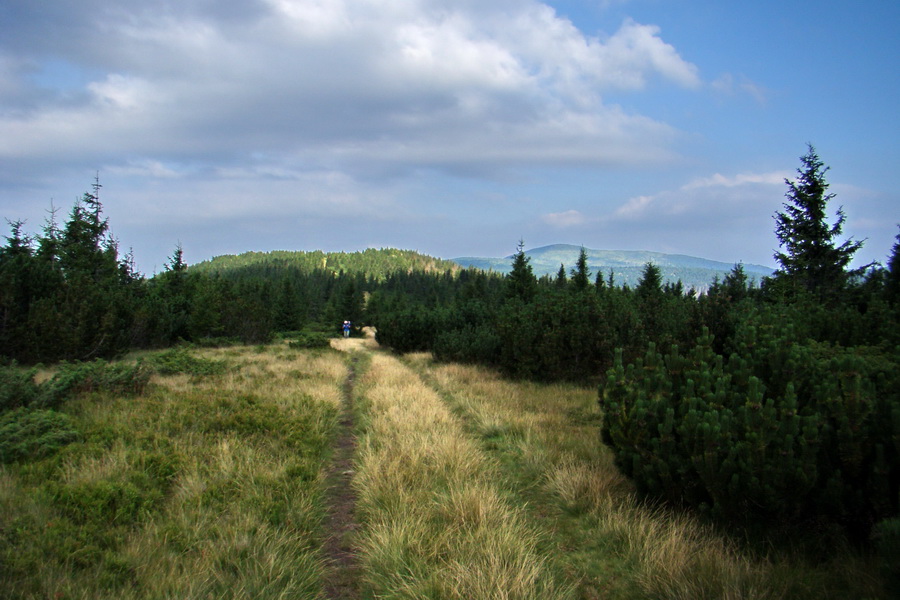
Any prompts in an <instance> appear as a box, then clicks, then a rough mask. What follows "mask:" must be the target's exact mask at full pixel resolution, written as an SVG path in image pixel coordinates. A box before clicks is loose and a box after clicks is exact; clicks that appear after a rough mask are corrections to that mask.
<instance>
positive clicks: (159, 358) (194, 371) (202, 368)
mask: <svg viewBox="0 0 900 600" xmlns="http://www.w3.org/2000/svg"><path fill="white" fill-rule="evenodd" d="M146 365H147V367H148V368H149V369H152V370H153V371H156V372H157V373H159V374H160V375H175V374H177V373H184V374H187V375H193V376H195V377H205V376H209V375H218V374H220V373H223V372H224V371H225V369H227V368H228V364H227V363H226V362H225V361H221V360H211V359H206V358H198V357H196V356H194V355H193V354H191V352H190V351H189V350H188V349H187V348H184V347H179V348H171V349H169V350H164V351H162V352H157V353H155V354H153V355H151V356H149V357H148V358H147V359H146Z"/></svg>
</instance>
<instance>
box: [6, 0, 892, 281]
mask: <svg viewBox="0 0 900 600" xmlns="http://www.w3.org/2000/svg"><path fill="white" fill-rule="evenodd" d="M898 26H900V2H896V1H893V0H869V1H867V2H850V1H849V0H834V1H832V2H821V1H817V2H812V1H806V0H778V1H775V0H758V1H756V2H722V1H721V0H679V1H677V2H676V1H675V0H555V1H554V0H547V1H545V2H538V1H536V0H491V1H490V2H485V1H483V0H456V1H451V0H115V1H113V0H42V1H40V2H36V1H34V0H3V1H2V2H0V217H4V218H5V219H7V220H9V221H25V224H24V226H23V231H25V232H28V233H32V234H38V233H40V232H41V230H42V228H43V227H44V226H45V224H46V223H47V220H48V218H49V216H50V214H51V212H52V210H55V211H56V220H57V221H61V222H64V221H65V219H66V217H67V215H68V213H69V211H70V210H71V208H72V206H73V204H74V202H75V201H76V199H77V198H79V197H80V196H81V195H82V194H83V193H84V192H86V191H89V190H90V189H91V184H92V183H93V182H94V178H95V177H97V176H99V181H100V183H101V185H102V186H103V187H102V188H101V191H100V200H101V202H102V204H103V210H104V214H105V216H106V217H108V219H109V223H110V228H111V231H112V234H113V235H114V236H115V237H116V239H117V240H118V241H119V245H120V249H121V250H122V252H123V253H124V252H125V251H128V250H129V249H130V250H131V251H132V252H133V254H134V258H135V262H136V264H137V267H138V268H139V269H140V270H141V272H143V273H144V274H146V275H152V274H154V273H156V272H159V271H161V270H163V268H164V266H165V264H166V262H167V260H168V259H169V257H170V256H171V255H172V254H173V252H174V250H175V248H176V247H177V246H178V245H180V246H181V247H182V248H183V251H184V258H185V260H186V261H187V262H188V263H195V262H200V261H203V260H207V259H210V258H212V257H214V256H217V255H221V254H239V253H241V252H246V251H251V250H252V251H270V250H325V251H348V252H352V251H357V250H363V249H365V248H369V247H374V248H382V247H393V248H402V249H411V250H418V251H420V252H423V253H425V254H429V255H432V256H438V257H442V258H454V257H460V256H490V257H499V256H507V255H510V254H512V253H513V252H515V250H516V246H517V244H518V243H519V241H520V240H521V241H523V242H524V244H525V247H526V248H535V247H539V246H543V245H547V244H554V243H567V244H576V245H581V246H585V247H586V248H592V249H606V250H648V251H656V252H667V253H677V254H688V255H692V256H699V257H703V258H709V259H713V260H720V261H724V262H729V263H737V262H744V263H753V264H763V265H769V266H773V267H774V266H777V264H776V263H775V260H774V259H773V254H774V252H775V251H776V250H777V249H778V241H777V239H776V237H775V235H774V220H773V215H774V214H775V213H776V212H777V211H779V210H781V209H782V205H783V203H784V202H785V197H784V195H785V192H786V191H787V186H786V184H785V178H789V179H795V178H796V174H797V173H796V171H797V169H798V168H799V167H800V157H801V156H802V155H804V154H805V153H806V150H807V144H813V145H814V146H815V148H816V151H817V152H818V154H819V156H820V157H821V159H822V160H823V161H824V163H825V164H826V165H828V166H829V167H830V170H829V171H828V172H827V180H828V182H829V183H830V188H829V191H830V192H832V193H834V194H835V198H834V199H833V200H831V202H830V204H829V220H830V222H833V221H834V219H835V218H836V217H835V214H836V211H837V210H838V209H839V208H840V207H843V211H844V213H845V214H846V223H845V225H844V234H845V235H846V236H847V237H852V238H853V239H855V240H865V245H864V247H863V249H862V250H861V251H860V252H858V253H857V255H856V256H857V260H856V261H855V264H857V265H860V264H865V263H868V262H871V261H881V262H886V259H887V257H888V256H889V255H890V252H891V249H892V246H893V244H894V242H895V241H896V240H895V236H896V235H897V234H898V231H900V230H898V224H900V192H898V189H900V187H898V186H897V185H896V183H895V182H896V174H897V167H898V166H900V141H898V140H900V116H898V110H897V100H898V96H900V68H898V67H900V64H898V62H900V36H898V35H897V33H896V32H897V29H898ZM8 233H9V229H8V228H7V229H6V231H5V235H8Z"/></svg>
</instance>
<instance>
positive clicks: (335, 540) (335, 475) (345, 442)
mask: <svg viewBox="0 0 900 600" xmlns="http://www.w3.org/2000/svg"><path fill="white" fill-rule="evenodd" d="M356 362H357V357H356V356H353V357H352V358H351V359H350V363H349V367H348V373H347V379H346V380H345V381H344V393H343V406H342V407H341V419H340V422H339V424H338V434H337V436H336V438H335V441H334V456H333V458H332V461H331V467H330V468H329V470H328V476H327V479H326V483H327V486H328V489H327V491H326V502H327V506H328V513H327V514H326V516H325V522H324V527H325V531H327V532H329V536H328V539H326V540H325V544H324V553H325V557H326V560H327V561H328V571H327V575H326V578H325V586H324V587H325V596H326V597H327V598H328V599H329V600H356V599H358V598H360V591H359V565H358V561H357V559H356V552H355V550H354V548H353V546H352V537H353V532H354V531H355V530H356V528H357V523H356V520H355V518H354V510H355V507H356V497H355V495H354V492H353V488H352V486H351V485H350V484H351V480H352V478H353V456H354V453H355V452H356V437H355V436H354V434H353V385H354V379H355V377H356Z"/></svg>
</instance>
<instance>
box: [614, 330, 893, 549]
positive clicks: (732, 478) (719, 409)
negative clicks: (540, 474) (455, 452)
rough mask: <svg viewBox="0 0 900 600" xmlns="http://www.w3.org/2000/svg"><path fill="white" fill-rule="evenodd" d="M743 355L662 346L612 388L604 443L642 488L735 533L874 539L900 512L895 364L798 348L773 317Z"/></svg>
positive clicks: (701, 344) (703, 340)
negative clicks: (825, 526) (802, 529)
mask: <svg viewBox="0 0 900 600" xmlns="http://www.w3.org/2000/svg"><path fill="white" fill-rule="evenodd" d="M735 340H736V341H735V344H734V346H735V351H734V352H733V353H732V354H731V355H730V356H729V357H727V358H726V357H724V356H722V355H720V354H717V353H715V352H714V351H713V349H712V336H711V335H709V334H708V333H707V332H704V334H703V335H701V337H700V338H699V339H698V341H697V344H696V346H695V347H694V348H693V349H691V350H690V351H688V352H686V353H682V352H681V351H680V350H679V349H678V348H677V347H675V348H673V349H672V350H671V351H670V352H669V353H668V354H666V355H663V354H661V353H660V352H659V351H657V349H656V348H655V347H654V346H652V345H651V346H650V348H649V349H648V351H647V353H646V354H645V356H644V357H643V358H641V359H638V360H636V361H634V362H633V363H631V364H628V365H626V364H624V363H623V360H622V357H621V353H619V354H618V355H617V357H616V360H615V365H614V367H613V368H612V369H610V370H609V371H608V373H607V379H606V382H605V383H603V384H602V385H601V388H600V404H601V407H602V408H603V410H604V412H605V418H604V423H603V427H602V437H603V440H604V442H605V443H606V444H608V445H609V446H610V447H611V448H612V449H613V451H614V452H615V454H616V462H617V464H618V465H619V467H620V468H621V469H622V471H623V472H624V473H625V474H627V475H628V476H630V477H632V478H633V479H634V480H635V483H636V485H637V486H638V488H639V489H640V490H641V491H643V492H645V493H647V494H650V495H654V496H658V497H662V498H664V499H666V500H668V501H670V502H672V503H675V504H682V505H690V506H697V507H699V508H701V509H702V510H705V511H707V512H708V513H709V514H711V515H712V516H713V517H715V518H717V519H719V520H722V521H725V522H731V523H738V524H743V525H750V524H754V523H767V524H774V525H784V524H797V523H798V522H800V523H802V522H807V523H820V524H821V523H823V522H826V523H836V524H839V525H840V526H842V527H843V528H844V529H845V530H846V531H847V532H848V533H850V534H851V536H853V537H857V538H864V537H865V536H867V535H868V533H869V531H870V529H871V527H872V526H873V525H874V524H875V523H877V522H878V521H880V520H882V519H884V518H887V517H890V516H892V515H896V514H897V512H898V497H900V496H898V485H900V447H898V445H897V443H896V440H897V439H900V397H898V386H897V383H898V382H897V375H896V368H895V367H894V365H893V364H892V362H891V361H890V360H887V359H886V358H884V357H882V356H880V355H878V354H877V353H874V354H873V353H872V352H868V353H867V352H866V350H865V349H863V348H854V349H845V348H840V347H832V346H829V345H824V344H816V343H813V342H808V343H799V342H796V341H795V340H794V338H793V336H792V332H791V331H790V330H789V328H786V327H780V328H779V327H775V326H772V325H770V324H767V323H765V321H764V319H763V320H759V321H757V322H756V323H753V324H750V323H748V324H745V325H744V326H743V328H742V330H741V331H739V332H738V333H737V335H736V338H735Z"/></svg>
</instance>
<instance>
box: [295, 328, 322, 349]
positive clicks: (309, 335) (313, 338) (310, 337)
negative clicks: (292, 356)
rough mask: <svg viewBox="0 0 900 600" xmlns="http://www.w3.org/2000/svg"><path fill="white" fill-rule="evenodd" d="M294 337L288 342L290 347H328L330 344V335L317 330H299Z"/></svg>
mask: <svg viewBox="0 0 900 600" xmlns="http://www.w3.org/2000/svg"><path fill="white" fill-rule="evenodd" d="M295 337H296V339H294V340H291V341H290V342H288V346H289V347H290V348H294V349H297V350H301V349H304V348H328V347H329V346H330V345H331V338H332V336H330V335H328V334H327V333H323V332H318V331H301V332H298V333H297V334H296V336H295Z"/></svg>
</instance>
